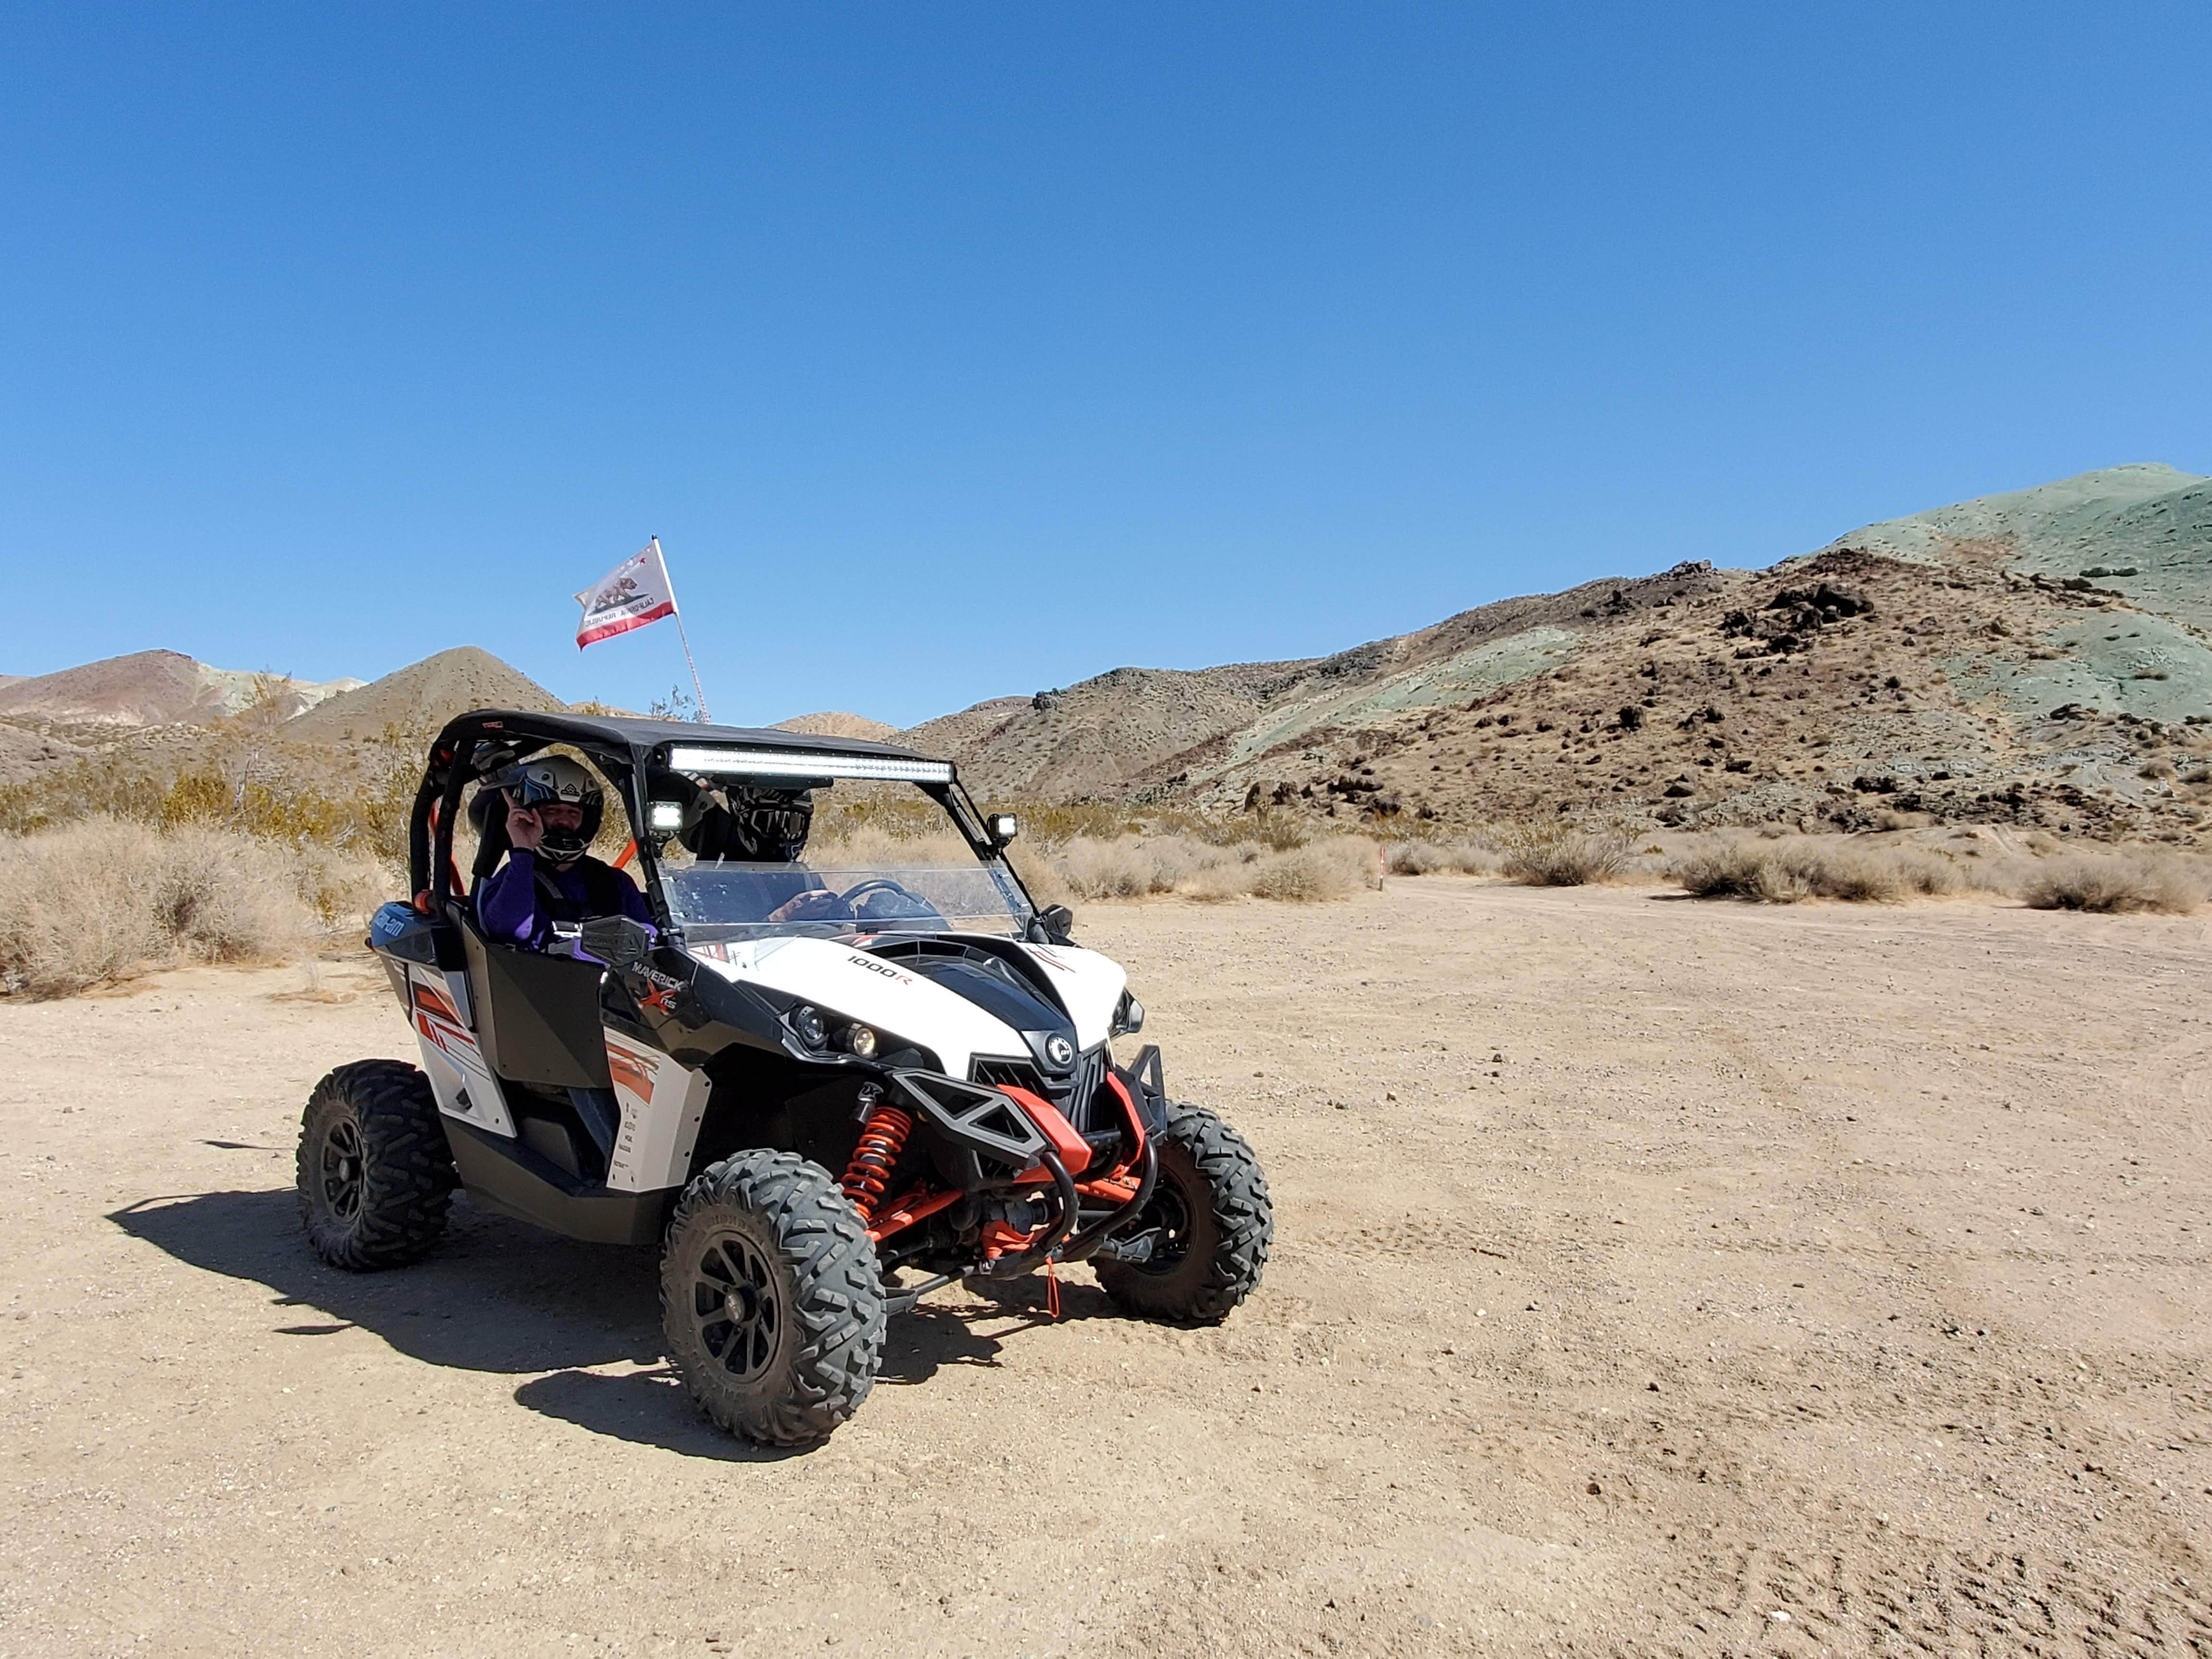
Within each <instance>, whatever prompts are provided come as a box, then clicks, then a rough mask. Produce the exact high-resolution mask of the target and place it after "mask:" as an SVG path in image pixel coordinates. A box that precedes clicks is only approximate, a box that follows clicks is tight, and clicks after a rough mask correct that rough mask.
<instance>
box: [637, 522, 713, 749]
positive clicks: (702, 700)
mask: <svg viewBox="0 0 2212 1659" xmlns="http://www.w3.org/2000/svg"><path fill="white" fill-rule="evenodd" d="M649 539H650V540H651V541H652V543H653V556H654V557H655V558H657V559H659V561H660V569H661V574H663V575H665V574H667V572H668V556H667V555H666V554H665V553H663V552H662V551H661V550H660V538H659V537H658V536H654V537H652V538H649ZM668 607H669V609H670V610H671V611H673V612H674V613H675V617H676V637H677V638H678V639H679V640H681V641H684V666H685V667H686V668H688V669H690V671H691V695H692V696H695V697H696V698H698V700H699V718H700V720H702V721H709V720H713V718H714V716H712V715H711V714H708V712H707V690H706V688H705V687H704V686H702V685H701V684H699V665H698V664H697V663H696V662H694V661H692V660H691V636H690V635H689V634H687V633H685V632H684V607H683V606H682V605H678V604H677V603H676V584H675V583H674V582H672V581H671V582H670V583H669V584H668Z"/></svg>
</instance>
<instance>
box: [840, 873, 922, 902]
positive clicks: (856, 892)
mask: <svg viewBox="0 0 2212 1659" xmlns="http://www.w3.org/2000/svg"><path fill="white" fill-rule="evenodd" d="M875 892H884V893H896V894H897V895H898V896H900V897H901V898H910V899H912V900H913V901H914V902H915V903H916V904H929V901H928V900H927V899H926V898H924V897H922V896H921V894H919V893H916V892H912V891H909V890H908V889H906V888H904V887H902V886H900V885H899V884H898V883H896V882H895V881H893V880H892V879H891V878H890V877H889V876H874V877H871V878H869V879H868V880H866V881H864V882H860V883H858V884H855V885H854V886H851V887H848V888H847V889H846V890H844V891H843V892H842V893H840V894H839V895H838V897H840V898H842V899H843V900H844V901H845V902H846V903H847V904H848V905H851V906H853V907H854V908H859V905H860V901H861V900H862V899H864V898H866V896H868V895H869V894H871V893H875ZM930 908H931V909H933V910H934V909H935V908H936V906H934V905H931V906H930Z"/></svg>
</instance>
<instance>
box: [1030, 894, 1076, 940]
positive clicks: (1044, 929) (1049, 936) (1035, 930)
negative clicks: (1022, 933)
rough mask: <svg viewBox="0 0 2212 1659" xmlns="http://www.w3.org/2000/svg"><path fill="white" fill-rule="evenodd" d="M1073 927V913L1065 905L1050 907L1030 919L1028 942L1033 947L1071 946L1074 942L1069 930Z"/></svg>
mask: <svg viewBox="0 0 2212 1659" xmlns="http://www.w3.org/2000/svg"><path fill="white" fill-rule="evenodd" d="M1074 926H1075V912H1074V911H1073V910H1071V909H1069V908H1067V907H1066V905H1065V904H1054V905H1052V906H1050V907H1048V908H1045V909H1042V910H1040V911H1038V912H1037V913H1036V915H1035V916H1033V917H1031V918H1030V928H1029V932H1030V943H1032V944H1035V945H1073V944H1074V943H1075V940H1074V939H1073V937H1072V935H1071V933H1070V930H1071V929H1073V927H1074ZM1040 934H1042V938H1040V937H1039V935H1040Z"/></svg>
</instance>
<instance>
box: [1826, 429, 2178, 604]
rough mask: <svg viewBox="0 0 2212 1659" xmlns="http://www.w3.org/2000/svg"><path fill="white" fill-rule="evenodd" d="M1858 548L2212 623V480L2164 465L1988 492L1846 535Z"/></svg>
mask: <svg viewBox="0 0 2212 1659" xmlns="http://www.w3.org/2000/svg"><path fill="white" fill-rule="evenodd" d="M1844 548H1857V549H1859V550H1863V551H1865V552H1869V553H1879V554H1881V555H1882V556H1885V557H1888V558H1895V559H1905V560H1909V561H1912V562H1920V563H1932V564H1948V563H1954V562H1960V561H1961V560H1963V561H1966V562H1987V561H1988V560H1989V559H1990V558H1994V559H1995V560H1996V562H1999V563H2000V564H2002V566H2003V567H2004V568H2007V569H2009V570H2015V571H2019V572H2021V573H2022V574H2029V573H2033V574H2039V575H2044V576H2051V577H2069V576H2081V577H2086V578H2087V579H2088V580H2093V581H2097V582H2100V583H2101V584H2103V585H2104V586H2108V587H2112V588H2116V589H2118V591H2119V592H2122V593H2123V594H2124V595H2126V596H2127V598H2128V599H2129V601H2130V603H2131V604H2133V605H2136V606H2137V607H2138V608H2140V609H2142V610H2145V611H2151V612H2153V613H2154V614H2157V615H2160V616H2165V617H2171V618H2172V619H2174V620H2176V621H2179V622H2184V623H2189V624H2190V625H2191V626H2193V627H2197V628H2212V478H2205V477H2197V475H2196V474H2194V473H2189V472H2179V471H2175V470H2174V469H2173V468H2172V467H2170V466H2162V465H2135V466H2113V467H2106V468H2105V469H2104V470H2102V471H2097V472H2084V473H2081V475H2080V476H2078V477H2072V478H2063V479H2060V480H2059V481H2058V482H2057V483H2047V484H2042V485H2039V486H2038V487H2037V488H2035V489H2021V490H2015V491H2013V492H2011V493H2010V494H2008V495H1984V496H1982V497H1980V498H1979V499H1978V500H1975V501H1962V502H1960V503H1959V504H1958V505H1957V506H1955V507H1937V508H1936V510H1935V511H1934V512H1932V513H1915V514H1914V515H1913V516H1911V518H1905V519H1892V520H1888V521H1887V522H1886V523H1883V524H1874V525H1869V526H1866V527H1865V528H1863V529H1861V530H1855V531H1853V532H1851V533H1850V535H1848V536H1841V537H1838V538H1837V539H1836V540H1835V541H1834V542H1832V543H1831V544H1829V546H1828V547H1827V548H1825V549H1823V551H1824V552H1833V551H1836V550H1841V549H1844Z"/></svg>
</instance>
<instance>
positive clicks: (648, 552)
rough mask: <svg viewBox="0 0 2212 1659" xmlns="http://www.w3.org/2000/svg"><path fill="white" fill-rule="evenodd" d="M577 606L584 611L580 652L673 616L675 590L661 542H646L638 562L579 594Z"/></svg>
mask: <svg viewBox="0 0 2212 1659" xmlns="http://www.w3.org/2000/svg"><path fill="white" fill-rule="evenodd" d="M576 603H577V604H578V605H582V606H583V607H584V619H583V621H582V622H581V623H578V624H577V627H576V648H577V649H578V650H579V651H580V650H582V649H583V648H584V647H586V646H587V645H597V644H598V643H599V641H601V640H611V639H612V638H613V637H614V636H615V635H617V634H627V633H629V630H630V629H633V628H642V627H644V626H645V625H646V624H647V623H657V622H659V620H660V619H661V618H662V617H672V616H674V615H675V614H676V590H675V589H674V588H673V587H671V586H669V582H668V566H667V565H666V564H665V562H663V561H662V559H661V556H660V538H659V537H658V536H655V537H654V538H653V539H652V540H651V541H649V542H647V544H645V550H644V551H643V552H641V553H640V554H639V555H638V556H636V557H635V558H634V559H625V560H624V561H623V562H622V563H620V564H618V565H617V566H616V567H615V568H614V569H613V570H612V571H611V572H610V573H609V574H608V575H607V577H606V579H605V580H604V581H601V582H600V583H599V584H598V585H597V586H594V587H592V588H590V589H587V590H586V592H581V593H579V594H577V595H576Z"/></svg>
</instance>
